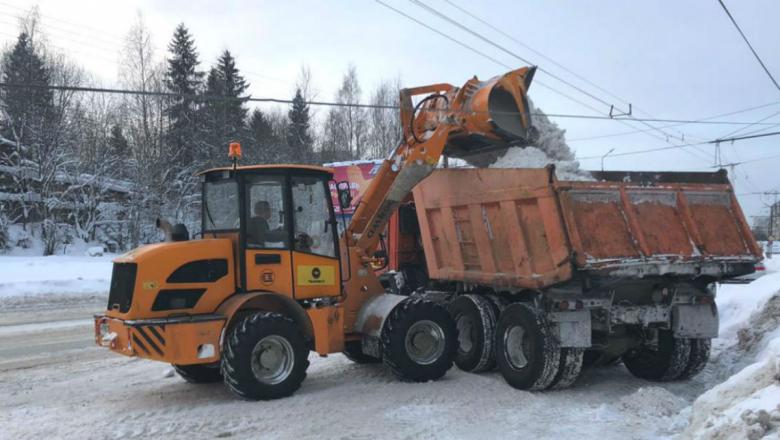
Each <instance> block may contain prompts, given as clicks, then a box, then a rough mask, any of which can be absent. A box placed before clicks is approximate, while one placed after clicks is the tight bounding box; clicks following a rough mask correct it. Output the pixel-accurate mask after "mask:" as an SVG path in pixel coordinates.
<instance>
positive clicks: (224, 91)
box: [202, 50, 249, 166]
mask: <svg viewBox="0 0 780 440" xmlns="http://www.w3.org/2000/svg"><path fill="white" fill-rule="evenodd" d="M248 87H249V84H248V83H247V82H246V80H245V79H244V77H243V76H242V75H241V74H240V73H239V71H238V69H237V68H236V60H235V59H234V58H233V56H232V55H231V54H230V51H227V50H225V51H224V52H223V53H222V55H221V56H220V57H219V60H218V61H217V65H216V66H214V67H212V68H211V70H210V71H209V75H208V78H207V80H206V91H205V96H206V97H207V99H205V100H204V102H203V107H202V110H203V118H202V119H203V120H204V125H205V127H206V133H204V139H205V140H206V142H207V149H206V151H204V152H205V153H206V157H205V158H203V161H204V163H205V164H208V165H209V166H212V165H217V164H220V163H224V162H225V151H226V149H225V146H226V145H227V144H228V142H230V141H238V142H241V143H242V144H245V143H246V140H247V137H248V136H247V135H248V133H247V129H246V118H247V109H246V107H245V106H244V101H242V100H241V98H245V93H246V90H247V88H248ZM217 98H224V99H217Z"/></svg>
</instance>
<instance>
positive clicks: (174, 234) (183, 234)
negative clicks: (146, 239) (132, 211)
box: [155, 218, 190, 241]
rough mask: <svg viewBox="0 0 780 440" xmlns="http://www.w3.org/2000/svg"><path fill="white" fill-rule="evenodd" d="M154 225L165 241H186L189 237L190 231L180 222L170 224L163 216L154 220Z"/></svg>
mask: <svg viewBox="0 0 780 440" xmlns="http://www.w3.org/2000/svg"><path fill="white" fill-rule="evenodd" d="M155 225H156V226H157V228H158V229H159V230H161V231H162V233H163V234H164V235H165V241H187V240H189V239H190V232H189V231H188V230H187V227H186V226H184V224H182V223H177V224H175V225H172V224H171V222H169V221H168V220H165V219H164V218H158V219H157V220H155Z"/></svg>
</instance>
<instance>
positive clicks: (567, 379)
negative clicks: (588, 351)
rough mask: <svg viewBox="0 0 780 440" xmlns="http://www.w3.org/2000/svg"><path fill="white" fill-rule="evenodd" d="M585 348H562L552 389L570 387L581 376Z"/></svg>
mask: <svg viewBox="0 0 780 440" xmlns="http://www.w3.org/2000/svg"><path fill="white" fill-rule="evenodd" d="M584 352H585V350H584V349H582V348H562V349H561V363H560V364H559V365H558V373H557V374H556V375H555V378H554V379H553V381H552V383H551V384H550V386H549V389H551V390H562V389H564V388H570V387H571V386H572V385H574V382H576V381H577V379H578V378H579V377H580V373H581V372H582V360H583V354H584Z"/></svg>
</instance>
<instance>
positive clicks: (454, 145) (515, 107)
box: [444, 67, 537, 165]
mask: <svg viewBox="0 0 780 440" xmlns="http://www.w3.org/2000/svg"><path fill="white" fill-rule="evenodd" d="M535 72H536V67H523V68H521V69H517V70H513V71H511V72H508V73H506V74H504V75H501V76H497V77H494V78H491V79H489V80H487V81H479V80H477V79H476V78H474V79H472V80H470V81H469V82H467V83H466V84H465V85H464V86H463V87H461V88H460V89H457V91H453V92H450V93H452V94H453V95H454V96H453V99H452V103H453V104H452V108H453V110H454V111H455V112H454V116H455V120H456V121H458V122H459V123H460V125H461V126H462V127H463V130H459V131H455V132H454V133H453V134H452V135H451V136H450V138H449V140H448V143H447V147H446V149H445V151H444V152H445V154H447V155H448V156H452V157H460V158H463V159H466V160H467V161H469V162H472V163H474V164H475V165H484V162H486V163H490V162H492V161H494V160H495V159H496V158H497V157H499V156H501V155H502V154H503V153H504V152H505V151H506V149H507V148H508V147H510V146H526V145H532V144H533V143H534V142H536V140H537V134H536V130H535V129H534V128H533V124H532V119H531V111H530V105H529V102H528V97H527V94H528V88H529V87H530V85H531V81H532V80H533V77H534V73H535ZM464 133H469V134H464Z"/></svg>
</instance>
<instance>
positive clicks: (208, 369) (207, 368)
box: [173, 362, 222, 383]
mask: <svg viewBox="0 0 780 440" xmlns="http://www.w3.org/2000/svg"><path fill="white" fill-rule="evenodd" d="M173 369H174V370H176V372H177V373H178V374H179V376H181V377H182V378H183V379H184V380H186V381H187V382H189V383H214V382H219V381H221V380H222V372H221V371H220V370H219V362H215V363H213V364H195V365H173Z"/></svg>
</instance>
